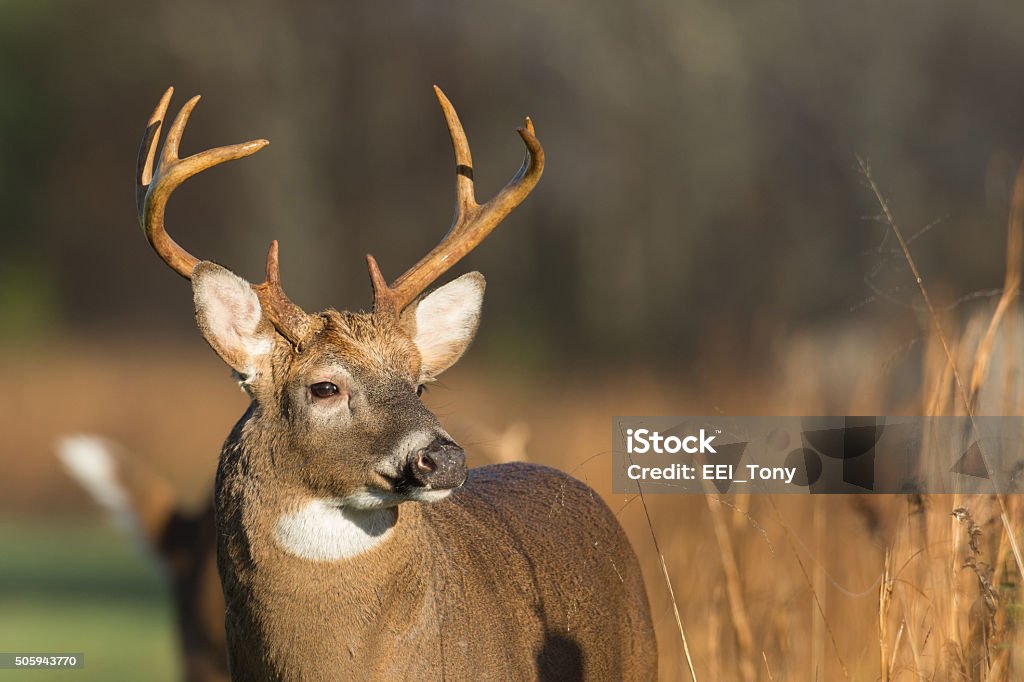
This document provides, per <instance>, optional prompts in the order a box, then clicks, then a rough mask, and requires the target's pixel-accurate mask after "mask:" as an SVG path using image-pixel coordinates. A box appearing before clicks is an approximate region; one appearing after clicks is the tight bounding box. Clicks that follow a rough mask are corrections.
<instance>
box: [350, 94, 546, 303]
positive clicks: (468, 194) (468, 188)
mask: <svg viewBox="0 0 1024 682" xmlns="http://www.w3.org/2000/svg"><path fill="white" fill-rule="evenodd" d="M434 93H435V94H436V95H437V101H438V102H439V103H440V105H441V110H442V111H443V112H444V118H445V122H446V123H447V124H448V133H449V135H451V138H452V147H454V149H455V218H454V220H453V221H452V226H451V227H450V228H449V229H448V233H447V234H445V236H444V238H443V239H442V240H441V243H439V244H438V245H437V246H435V247H434V248H433V250H431V251H430V253H428V254H427V255H426V256H424V257H423V258H422V259H420V261H419V262H418V263H416V265H414V266H412V268H410V269H409V270H408V271H406V273H405V274H404V275H402V276H401V277H399V278H398V279H396V280H395V281H394V282H392V283H391V285H390V286H389V285H388V283H387V281H386V280H385V279H384V276H383V275H382V274H381V272H380V267H378V265H377V260H376V259H375V258H374V257H373V256H372V255H369V254H368V255H367V256H366V262H367V265H368V266H369V269H370V281H371V283H372V284H373V310H374V312H379V313H384V314H389V315H394V316H397V315H398V314H399V313H401V312H402V310H403V309H404V308H406V307H407V306H408V305H409V304H410V303H412V302H413V301H414V300H416V297H417V296H419V295H420V294H421V293H422V292H423V290H424V289H426V288H427V287H428V286H430V284H431V283H432V282H434V281H435V280H437V278H439V277H440V276H441V275H443V274H444V273H445V272H447V271H448V270H449V269H450V268H451V267H452V266H453V265H455V264H456V263H458V262H459V261H460V260H461V259H462V258H463V257H464V256H465V255H466V254H467V253H469V252H470V251H472V250H473V249H475V248H476V247H477V245H479V244H480V242H482V241H483V240H484V238H486V237H487V235H489V234H490V233H491V232H492V231H493V230H494V228H496V227H497V226H498V224H499V223H500V222H501V221H502V220H504V219H505V217H506V216H507V215H508V214H509V213H511V212H512V209H514V208H515V207H516V206H518V205H519V204H520V203H522V201H523V199H525V198H526V196H527V195H528V194H529V193H530V192H531V191H532V190H533V188H534V187H535V186H536V184H537V181H538V180H540V175H541V173H543V172H544V148H543V147H542V146H541V144H540V141H538V140H537V137H536V136H535V135H534V131H533V122H532V121H531V120H530V119H529V117H527V119H526V127H525V128H517V129H516V132H518V133H519V136H520V137H521V138H523V142H524V143H525V144H526V150H527V152H526V159H525V160H524V161H523V165H522V166H521V167H520V168H519V171H518V172H516V174H515V175H514V176H512V179H511V180H509V182H508V184H507V185H505V187H504V188H502V190H501V191H500V192H498V194H497V195H496V196H495V197H494V198H493V199H491V200H490V201H488V202H487V203H486V204H483V205H480V204H478V203H476V196H475V194H474V192H473V158H472V156H471V154H470V151H469V142H468V141H467V140H466V133H465V131H463V129H462V123H460V122H459V116H458V114H456V113H455V107H453V106H452V103H451V102H449V101H448V98H447V97H445V96H444V93H443V92H441V88H439V87H437V86H436V85H435V86H434Z"/></svg>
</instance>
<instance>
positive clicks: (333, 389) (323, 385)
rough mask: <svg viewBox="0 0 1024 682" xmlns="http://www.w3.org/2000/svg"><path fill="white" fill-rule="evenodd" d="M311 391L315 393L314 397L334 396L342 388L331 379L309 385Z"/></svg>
mask: <svg viewBox="0 0 1024 682" xmlns="http://www.w3.org/2000/svg"><path fill="white" fill-rule="evenodd" d="M309 392H310V393H312V394H313V397H314V398H321V399H323V398H333V397H334V396H336V395H338V394H339V393H341V389H339V388H338V386H337V385H336V384H332V383H331V382H330V381H320V382H317V383H315V384H313V385H312V386H310V387H309Z"/></svg>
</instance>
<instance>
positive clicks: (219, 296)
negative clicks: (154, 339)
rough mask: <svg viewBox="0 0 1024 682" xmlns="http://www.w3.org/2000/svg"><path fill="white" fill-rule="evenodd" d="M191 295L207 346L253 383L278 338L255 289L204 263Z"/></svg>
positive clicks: (196, 272) (195, 272)
mask: <svg viewBox="0 0 1024 682" xmlns="http://www.w3.org/2000/svg"><path fill="white" fill-rule="evenodd" d="M192 292H193V295H194V297H195V305H196V323H197V324H198V325H199V331H201V332H202V333H203V337H204V338H205V339H206V342H207V343H209V344H210V346H211V347H212V348H213V350H215V351H217V355H219V356H220V357H221V359H222V360H224V362H226V363H227V364H228V365H229V366H230V367H231V369H233V370H235V371H236V372H238V373H239V374H240V375H241V376H242V378H243V380H244V381H249V380H251V379H252V378H253V377H254V376H256V374H258V373H259V371H260V369H262V368H263V367H264V366H265V365H266V364H267V363H268V362H269V360H270V352H271V351H272V350H273V348H274V335H275V334H276V332H275V331H274V327H273V325H271V324H270V322H269V321H268V320H267V319H266V317H265V316H264V314H263V308H262V306H260V299H259V297H258V296H256V292H255V291H254V290H253V288H252V285H251V284H249V283H248V282H247V281H245V280H244V279H242V278H241V277H239V276H238V275H236V274H235V273H233V272H231V271H230V270H228V269H227V268H223V267H221V266H219V265H217V264H216V263H210V262H207V261H203V262H200V263H199V264H198V265H196V267H195V269H194V270H193V271H192Z"/></svg>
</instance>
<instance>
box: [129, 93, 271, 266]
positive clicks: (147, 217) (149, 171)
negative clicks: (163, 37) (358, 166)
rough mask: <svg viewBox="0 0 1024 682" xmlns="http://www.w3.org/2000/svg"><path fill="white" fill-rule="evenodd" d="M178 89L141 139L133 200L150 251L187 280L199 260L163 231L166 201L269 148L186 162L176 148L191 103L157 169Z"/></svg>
mask: <svg viewBox="0 0 1024 682" xmlns="http://www.w3.org/2000/svg"><path fill="white" fill-rule="evenodd" d="M173 94H174V88H167V91H166V92H165V93H164V96H163V97H162V98H160V103H159V104H158V105H157V107H156V109H155V110H154V111H153V115H152V116H150V118H149V124H148V126H147V127H146V134H145V136H144V137H143V138H142V146H141V147H140V149H139V160H138V164H137V176H136V185H135V200H136V205H137V208H138V211H139V224H140V225H141V226H142V230H143V232H145V234H146V238H147V239H148V240H149V243H150V245H152V247H153V249H154V250H155V251H156V252H157V254H158V255H159V256H160V258H162V259H163V261H164V262H165V263H167V265H169V266H170V267H171V269H173V270H174V271H175V272H177V273H178V274H179V275H181V276H182V277H184V278H186V279H189V278H191V276H192V269H193V268H195V266H196V263H198V262H199V259H198V258H196V257H195V256H193V255H192V254H190V253H189V252H188V251H186V250H185V249H183V248H182V247H181V246H179V245H178V243H177V242H175V241H174V240H173V239H171V237H170V235H168V234H167V230H166V229H165V228H164V213H165V210H166V207H167V200H168V199H170V196H171V194H172V193H173V192H174V190H176V189H177V188H178V186H179V185H181V183H183V182H184V181H185V180H188V179H189V178H190V177H192V176H193V175H195V174H196V173H199V172H201V171H204V170H206V169H207V168H212V167H214V166H217V165H220V164H222V163H224V162H226V161H233V160H235V159H241V158H244V157H246V156H249V155H250V154H255V153H256V152H258V151H259V150H260V149H263V147H265V146H267V145H268V144H269V142H267V141H266V140H250V141H249V142H243V143H241V144H235V145H230V146H227V147H217V148H215V149H207V150H206V151H203V152H199V153H198V154H194V155H192V156H190V157H188V158H185V159H179V158H178V148H179V146H180V144H181V137H182V134H183V133H184V132H185V126H186V124H187V123H188V117H189V115H190V114H191V113H192V110H193V109H194V108H195V106H196V104H197V103H198V102H199V97H198V96H196V97H193V98H192V99H190V100H189V101H188V102H186V103H185V105H184V106H183V107H182V108H181V111H180V112H178V116H177V117H176V118H175V119H174V123H172V124H171V127H170V129H169V130H168V132H167V139H166V141H165V142H164V146H163V150H162V151H161V153H160V161H159V163H157V164H156V165H155V167H154V161H155V160H156V150H157V145H158V143H159V141H160V130H161V128H162V127H163V122H164V117H165V116H166V114H167V107H168V105H169V104H170V101H171V95H173Z"/></svg>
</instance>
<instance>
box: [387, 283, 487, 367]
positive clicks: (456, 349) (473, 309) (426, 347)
mask: <svg viewBox="0 0 1024 682" xmlns="http://www.w3.org/2000/svg"><path fill="white" fill-rule="evenodd" d="M483 302H484V276H483V275H481V274H480V273H479V272H470V273H467V274H465V275H463V276H462V277H459V278H458V279H455V280H452V281H451V282H449V283H448V284H445V285H444V286H443V287H439V288H437V289H434V290H433V291H431V292H430V293H429V294H428V295H426V296H424V297H423V298H422V299H420V300H419V301H417V302H416V303H414V304H413V305H411V306H409V307H408V308H406V310H405V312H403V313H402V319H401V325H402V328H403V329H405V331H406V332H407V333H408V334H409V336H411V337H412V340H413V343H415V344H416V348H417V349H419V351H420V360H421V363H422V369H421V370H420V371H421V374H422V376H423V378H424V379H433V378H434V377H436V376H437V375H438V374H440V373H441V372H443V371H445V370H446V369H448V368H449V367H451V366H452V365H454V364H455V362H456V361H457V360H458V359H459V358H460V357H462V354H463V353H464V352H466V349H467V348H468V347H469V344H470V342H471V341H472V340H473V337H474V336H475V335H476V330H477V327H479V326H480V308H481V306H482V305H483Z"/></svg>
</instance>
